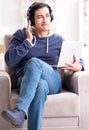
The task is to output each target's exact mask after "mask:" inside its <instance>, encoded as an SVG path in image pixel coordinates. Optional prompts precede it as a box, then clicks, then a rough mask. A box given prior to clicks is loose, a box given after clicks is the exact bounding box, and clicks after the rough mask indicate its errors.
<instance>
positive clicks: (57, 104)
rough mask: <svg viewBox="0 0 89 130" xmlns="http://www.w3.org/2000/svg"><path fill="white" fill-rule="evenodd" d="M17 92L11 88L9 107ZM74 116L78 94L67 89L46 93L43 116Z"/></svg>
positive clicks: (76, 109) (76, 110) (12, 104)
mask: <svg viewBox="0 0 89 130" xmlns="http://www.w3.org/2000/svg"><path fill="white" fill-rule="evenodd" d="M17 98H18V95H17V92H16V91H14V90H13V92H12V97H11V99H10V107H11V108H13V107H14V106H15V104H16V102H17ZM71 116H72V117H73V116H74V117H75V116H79V96H78V95H77V94H74V93H72V92H69V91H67V90H63V91H61V92H60V93H59V94H54V95H48V97H47V101H46V102H45V110H44V117H71Z"/></svg>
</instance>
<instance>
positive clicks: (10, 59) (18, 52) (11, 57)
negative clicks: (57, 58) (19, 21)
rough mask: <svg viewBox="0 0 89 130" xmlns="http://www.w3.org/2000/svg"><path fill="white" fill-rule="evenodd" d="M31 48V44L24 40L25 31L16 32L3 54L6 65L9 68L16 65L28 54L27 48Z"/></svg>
mask: <svg viewBox="0 0 89 130" xmlns="http://www.w3.org/2000/svg"><path fill="white" fill-rule="evenodd" d="M31 47H32V44H30V42H29V41H28V40H26V34H25V31H24V30H18V31H17V32H16V33H15V34H13V36H12V39H11V41H10V43H9V46H8V49H7V51H6V53H5V61H6V64H7V65H8V66H10V67H14V66H15V65H17V64H18V63H19V62H20V60H21V59H22V58H23V57H25V56H26V55H27V54H28V52H29V48H31Z"/></svg>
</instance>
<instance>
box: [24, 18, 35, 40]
mask: <svg viewBox="0 0 89 130" xmlns="http://www.w3.org/2000/svg"><path fill="white" fill-rule="evenodd" d="M32 31H33V30H32V28H31V22H30V20H29V21H28V24H27V28H26V30H25V32H26V35H27V40H29V41H30V42H32V40H33V35H32Z"/></svg>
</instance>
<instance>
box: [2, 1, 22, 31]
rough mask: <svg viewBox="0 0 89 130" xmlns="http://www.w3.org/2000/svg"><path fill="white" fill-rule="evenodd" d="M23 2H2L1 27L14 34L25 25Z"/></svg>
mask: <svg viewBox="0 0 89 130" xmlns="http://www.w3.org/2000/svg"><path fill="white" fill-rule="evenodd" d="M22 2H23V0H0V27H4V28H5V27H6V28H7V27H8V28H9V29H10V32H14V31H15V30H16V29H17V28H20V27H22V25H23V22H24V21H23V10H22Z"/></svg>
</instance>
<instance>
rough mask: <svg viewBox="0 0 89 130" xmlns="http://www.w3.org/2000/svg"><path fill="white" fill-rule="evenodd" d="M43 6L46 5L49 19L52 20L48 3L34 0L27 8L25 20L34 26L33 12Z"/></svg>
mask: <svg viewBox="0 0 89 130" xmlns="http://www.w3.org/2000/svg"><path fill="white" fill-rule="evenodd" d="M43 7H47V8H48V9H49V13H50V18H51V21H52V20H53V14H52V9H51V7H50V6H49V5H48V4H46V3H43V2H34V3H33V4H32V5H31V6H30V7H29V8H28V10H27V20H30V21H31V26H34V24H35V22H34V12H35V11H36V10H37V9H39V8H43Z"/></svg>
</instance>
